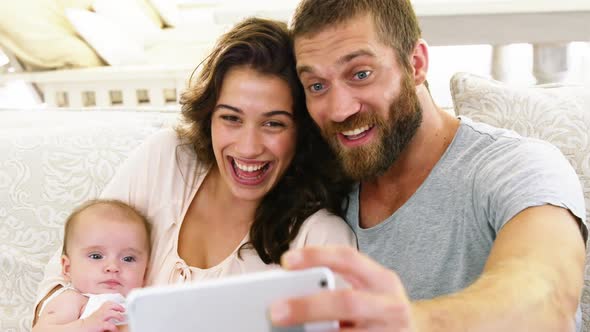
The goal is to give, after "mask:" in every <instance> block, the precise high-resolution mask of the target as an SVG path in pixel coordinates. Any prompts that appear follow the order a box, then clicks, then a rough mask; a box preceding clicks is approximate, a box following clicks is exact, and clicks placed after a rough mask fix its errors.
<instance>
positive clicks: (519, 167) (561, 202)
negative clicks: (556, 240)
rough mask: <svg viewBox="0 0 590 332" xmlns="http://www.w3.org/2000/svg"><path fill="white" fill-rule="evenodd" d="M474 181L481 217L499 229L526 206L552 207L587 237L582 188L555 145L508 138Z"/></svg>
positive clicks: (498, 147)
mask: <svg viewBox="0 0 590 332" xmlns="http://www.w3.org/2000/svg"><path fill="white" fill-rule="evenodd" d="M492 149H493V151H492V152H491V153H490V154H489V158H487V159H486V160H485V163H484V164H483V165H482V166H481V169H480V171H479V172H478V175H477V177H476V180H475V182H474V186H475V188H474V192H475V197H476V199H477V200H479V202H478V203H479V204H478V205H479V206H483V210H482V211H481V212H482V213H483V214H484V215H483V216H482V218H485V219H487V220H488V223H489V224H490V226H491V227H492V228H494V229H495V230H496V232H497V231H499V230H500V228H501V227H502V226H504V225H505V224H506V223H507V222H508V221H509V220H511V219H512V218H513V217H514V216H515V215H516V214H518V213H519V212H521V211H523V210H524V209H526V208H528V207H534V206H541V205H547V204H550V205H554V206H558V207H563V208H566V209H568V210H569V211H570V212H571V213H572V214H573V215H574V216H576V217H577V218H579V220H580V221H581V225H582V226H581V228H582V229H581V231H582V235H583V236H584V240H586V238H587V233H588V231H587V225H586V212H585V206H584V204H585V203H584V195H583V191H582V186H581V183H580V180H579V178H578V176H577V175H576V172H575V171H574V169H573V167H572V166H571V165H570V163H569V162H568V161H567V159H566V158H565V157H564V156H563V154H562V153H561V151H559V149H557V148H556V147H555V146H553V145H551V144H549V143H547V142H544V141H540V140H534V139H514V138H513V139H511V142H510V143H507V144H503V145H501V146H493V147H492Z"/></svg>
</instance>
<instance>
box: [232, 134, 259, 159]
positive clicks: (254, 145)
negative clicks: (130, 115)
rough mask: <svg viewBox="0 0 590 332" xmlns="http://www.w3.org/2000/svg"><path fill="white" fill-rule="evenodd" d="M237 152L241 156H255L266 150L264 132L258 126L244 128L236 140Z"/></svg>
mask: <svg viewBox="0 0 590 332" xmlns="http://www.w3.org/2000/svg"><path fill="white" fill-rule="evenodd" d="M236 150H237V151H236V152H237V153H238V154H239V156H240V157H244V158H253V157H256V156H258V155H260V154H262V153H263V152H264V143H263V138H262V133H260V132H259V131H258V130H257V128H244V130H243V131H242V133H241V135H239V137H238V139H237V142H236Z"/></svg>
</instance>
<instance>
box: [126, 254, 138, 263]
mask: <svg viewBox="0 0 590 332" xmlns="http://www.w3.org/2000/svg"><path fill="white" fill-rule="evenodd" d="M135 261H136V259H135V257H133V256H126V257H123V262H127V263H133V262H135Z"/></svg>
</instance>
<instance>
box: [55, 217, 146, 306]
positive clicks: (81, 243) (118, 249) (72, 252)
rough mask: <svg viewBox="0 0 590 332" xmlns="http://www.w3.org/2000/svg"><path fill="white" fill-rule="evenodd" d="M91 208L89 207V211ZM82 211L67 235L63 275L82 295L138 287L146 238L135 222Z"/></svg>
mask: <svg viewBox="0 0 590 332" xmlns="http://www.w3.org/2000/svg"><path fill="white" fill-rule="evenodd" d="M90 209H92V208H90ZM94 212H95V211H94V210H87V211H83V212H82V213H81V214H80V215H79V219H78V220H77V221H76V224H75V225H74V227H73V229H72V231H71V233H70V240H69V241H68V242H69V246H68V256H67V257H66V256H64V257H62V267H63V273H64V275H65V276H66V278H69V279H70V281H71V283H72V285H73V286H74V287H75V288H76V289H78V290H79V291H80V292H82V293H92V294H103V293H121V294H123V295H124V296H126V295H127V293H128V292H129V291H130V290H131V289H133V288H138V287H142V286H143V283H144V277H145V273H146V268H147V264H148V259H149V257H148V244H149V242H148V241H149V239H148V236H147V233H146V231H145V228H144V226H143V225H142V224H141V222H140V221H137V220H122V218H124V216H122V215H121V214H116V213H115V214H113V213H106V214H105V213H104V211H102V212H100V211H99V212H98V213H94Z"/></svg>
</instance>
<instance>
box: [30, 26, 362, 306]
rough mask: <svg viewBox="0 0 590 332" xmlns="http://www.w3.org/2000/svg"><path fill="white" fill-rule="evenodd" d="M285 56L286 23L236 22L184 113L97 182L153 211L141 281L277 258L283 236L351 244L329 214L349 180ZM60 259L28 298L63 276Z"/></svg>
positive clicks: (194, 275)
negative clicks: (309, 111)
mask: <svg viewBox="0 0 590 332" xmlns="http://www.w3.org/2000/svg"><path fill="white" fill-rule="evenodd" d="M294 68H295V66H294V57H293V54H292V45H291V41H290V38H289V33H288V30H287V28H286V25H285V24H283V23H279V22H274V21H270V20H263V19H248V20H246V21H244V22H242V23H240V24H238V25H237V26H236V27H234V28H233V29H232V30H231V31H230V32H228V33H227V34H225V35H223V36H222V37H221V38H220V39H219V40H218V42H217V45H216V47H215V49H214V50H213V51H212V53H211V54H210V55H209V56H208V57H207V59H205V61H204V65H203V68H202V69H201V71H200V72H199V75H198V79H197V80H196V85H195V86H192V87H189V89H188V90H187V92H186V93H185V94H184V95H183V98H182V101H181V103H182V118H183V125H181V126H180V127H179V128H177V130H176V131H173V130H166V131H162V132H160V133H158V134H156V135H155V136H153V137H151V138H149V139H148V140H147V141H146V142H145V143H144V144H143V145H142V146H141V147H140V148H139V149H138V150H136V151H135V152H134V155H133V156H131V157H130V158H129V160H127V161H126V162H125V164H124V165H123V166H122V167H121V169H120V170H119V172H118V173H117V174H116V175H115V177H114V178H113V179H112V180H111V182H110V184H109V185H108V186H107V188H105V190H104V191H103V193H102V197H103V198H109V199H119V200H122V201H124V202H127V203H129V204H130V205H131V206H133V207H135V208H136V209H137V210H139V211H140V212H141V213H143V214H144V215H146V216H147V218H148V220H150V222H151V223H152V243H153V248H152V255H151V259H150V263H149V268H148V276H147V280H146V281H147V282H146V284H147V285H154V284H167V283H173V282H178V281H195V280H203V279H211V278H218V277H222V276H226V275H232V274H239V273H248V272H254V271H261V270H267V269H273V268H277V267H278V263H279V259H280V257H281V255H282V254H283V253H284V252H285V251H286V250H288V249H289V248H296V247H302V246H306V245H323V244H345V245H351V246H354V245H356V241H355V238H354V235H353V234H352V232H351V230H350V229H349V228H348V226H347V225H346V224H345V223H344V222H343V221H342V219H341V218H340V217H338V216H337V215H341V214H342V211H341V203H342V199H343V198H344V197H345V195H346V193H347V191H348V188H347V185H345V184H344V182H342V181H340V179H338V178H337V177H336V176H335V174H338V172H337V171H336V170H337V168H336V167H337V166H336V165H335V164H332V162H331V160H333V158H331V154H330V151H329V149H328V148H327V146H326V145H325V144H324V142H323V140H322V139H321V137H320V135H319V133H318V131H317V129H316V127H315V126H314V125H313V122H312V120H311V119H310V117H309V115H308V114H307V111H306V109H305V102H304V98H303V91H302V87H301V85H300V83H299V81H298V78H297V75H296V72H295V69H294ZM337 184H338V185H337ZM328 188H329V190H328ZM52 264H53V265H52ZM54 265H57V266H56V267H55V268H53V266H54ZM58 266H59V264H58V263H57V262H50V265H49V267H48V271H47V272H46V275H45V280H44V281H43V282H42V283H41V285H40V287H39V297H38V299H41V298H44V297H45V296H46V294H48V293H49V292H50V291H51V290H55V289H57V288H59V287H60V286H59V285H60V284H63V280H62V278H61V276H59V272H58V269H57V268H58Z"/></svg>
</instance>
